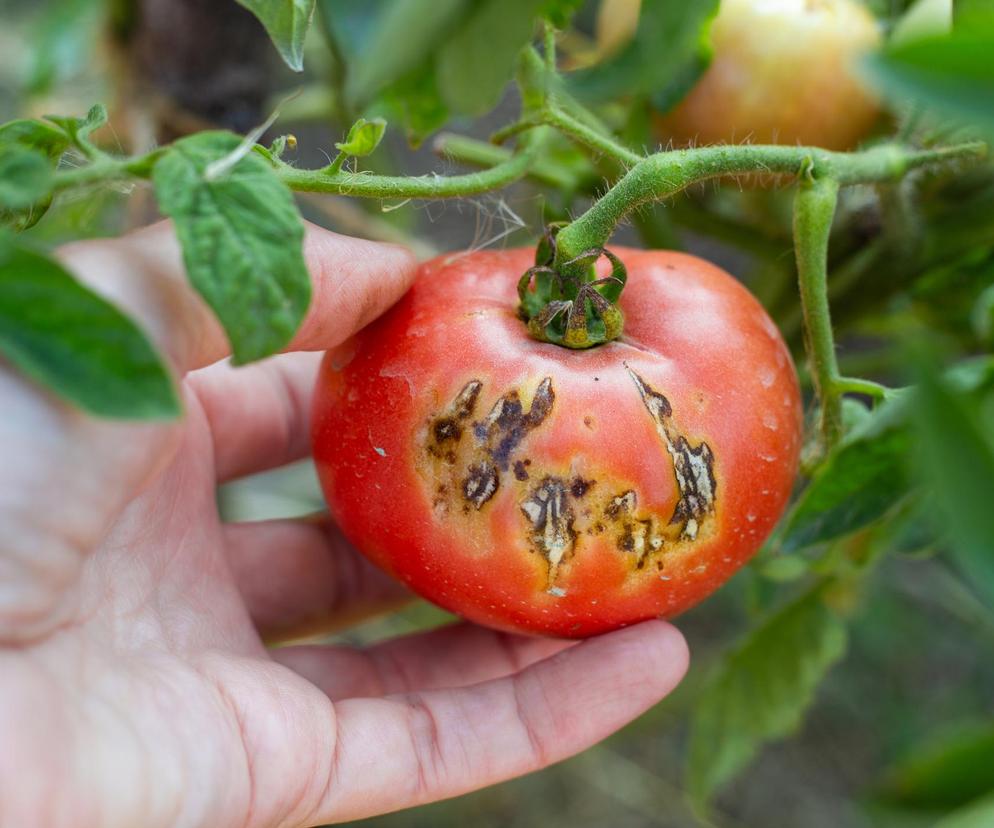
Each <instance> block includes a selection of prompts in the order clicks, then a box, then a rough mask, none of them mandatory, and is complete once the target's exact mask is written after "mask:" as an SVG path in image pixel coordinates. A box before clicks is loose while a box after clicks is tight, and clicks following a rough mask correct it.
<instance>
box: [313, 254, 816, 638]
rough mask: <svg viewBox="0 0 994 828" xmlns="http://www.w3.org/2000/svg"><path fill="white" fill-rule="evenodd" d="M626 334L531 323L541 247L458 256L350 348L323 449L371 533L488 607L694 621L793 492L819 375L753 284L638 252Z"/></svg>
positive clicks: (337, 375)
mask: <svg viewBox="0 0 994 828" xmlns="http://www.w3.org/2000/svg"><path fill="white" fill-rule="evenodd" d="M617 252H618V254H619V255H620V257H621V259H622V260H623V261H624V262H625V264H626V265H627V267H628V274H629V276H628V285H627V287H626V288H625V292H624V294H623V296H622V298H621V302H620V306H621V308H622V310H623V312H624V314H625V331H624V334H623V336H622V339H620V340H618V341H615V342H610V343H608V344H606V345H602V346H600V347H596V348H592V349H590V350H586V351H570V350H567V349H565V348H562V347H559V346H557V345H551V344H547V343H540V342H537V341H534V340H532V339H530V338H529V337H528V335H527V331H526V327H525V324H524V323H523V322H522V321H521V319H520V318H519V317H518V315H517V304H518V297H517V294H516V289H515V286H516V283H517V281H518V278H519V276H520V275H521V274H522V273H523V272H524V271H525V270H526V269H527V268H528V266H529V265H530V264H531V263H532V262H531V257H532V251H529V250H513V251H509V252H478V253H468V254H462V255H449V256H443V257H440V258H438V259H435V260H434V261H431V262H428V263H427V264H425V265H423V267H422V271H421V274H420V277H419V279H418V281H417V283H416V284H415V286H414V287H413V288H412V289H411V291H410V292H409V293H408V294H407V295H406V296H405V297H404V298H403V299H402V300H401V301H400V302H399V303H398V304H397V305H396V306H395V307H394V308H393V309H392V310H391V311H390V312H388V313H387V314H386V315H385V316H383V317H382V318H381V319H379V320H377V321H376V322H375V323H373V324H372V325H370V326H369V327H367V328H366V329H364V330H363V331H362V332H360V333H359V334H358V335H357V336H356V337H355V338H354V339H353V340H352V341H350V342H349V343H347V344H346V345H345V346H343V347H341V348H339V349H338V350H336V351H333V352H329V354H328V355H327V357H326V358H325V360H324V363H323V365H322V368H321V372H320V377H319V380H318V385H317V392H316V397H315V401H314V419H313V442H314V458H315V460H316V462H317V468H318V472H319V474H320V478H321V482H322V485H323V488H324V492H325V495H326V497H327V500H328V504H329V506H330V507H331V511H332V514H333V515H334V517H335V519H336V520H337V521H338V523H339V525H340V526H341V527H342V529H343V530H344V532H345V534H346V535H347V536H348V537H349V539H350V540H351V541H352V542H353V543H354V544H355V545H356V546H357V547H358V548H359V549H361V550H362V551H364V552H365V553H366V554H367V555H368V556H369V557H370V558H371V559H372V560H373V561H375V562H376V563H377V564H379V565H380V566H381V567H382V568H383V569H385V570H386V571H387V572H390V573H392V574H393V575H394V576H396V577H397V578H399V579H400V580H401V581H403V582H404V583H406V584H407V585H408V586H409V587H410V588H411V589H413V590H414V591H415V592H417V593H419V594H421V595H423V596H424V597H426V598H428V599H429V600H431V601H433V602H435V603H436V604H439V605H440V606H442V607H445V608H446V609H448V610H451V611H453V612H456V613H458V614H460V615H463V616H465V617H466V618H469V619H471V620H473V621H476V622H478V623H481V624H486V625H489V626H493V627H497V628H501V629H507V630H517V631H531V632H540V633H548V634H555V635H561V636H586V635H592V634H594V633H599V632H603V631H605V630H609V629H612V628H615V627H619V626H623V625H625V624H631V623H634V622H636V621H640V620H643V619H647V618H653V617H657V616H673V615H676V614H677V613H679V612H682V611H683V610H685V609H687V608H688V607H690V606H692V605H693V604H695V603H697V602H698V601H700V600H701V599H702V598H704V597H705V596H707V595H708V594H710V593H711V592H712V591H713V590H715V589H716V588H717V587H718V586H720V585H721V584H722V583H724V581H726V580H727V579H728V578H729V577H730V576H731V575H732V573H733V572H735V571H736V570H737V569H738V568H739V567H740V566H742V564H743V563H745V562H746V561H747V560H748V559H749V557H750V556H751V555H752V554H753V553H754V552H755V551H756V549H757V548H758V547H759V546H760V544H761V543H762V542H763V540H764V538H766V536H767V535H768V534H769V532H770V530H771V529H772V528H773V525H774V523H775V522H776V520H777V518H778V517H779V515H780V513H781V511H782V510H783V508H784V505H785V504H786V502H787V499H788V497H789V495H790V491H791V485H792V482H793V480H794V474H795V469H796V465H797V460H798V451H799V446H800V442H801V408H800V399H799V394H798V385H797V377H796V374H795V371H794V367H793V364H792V362H791V358H790V355H789V353H788V351H787V348H786V347H785V345H784V342H783V340H782V339H781V337H780V334H779V332H778V331H777V329H776V327H775V326H774V324H773V322H771V321H770V319H769V317H768V316H767V315H766V313H765V312H764V311H763V309H762V308H761V307H760V305H759V303H758V302H757V301H756V300H755V299H754V298H753V297H752V296H751V295H750V294H749V292H748V291H747V290H746V289H745V288H744V287H742V285H740V284H739V283H738V282H737V281H735V279H733V278H732V277H731V276H729V275H728V274H727V273H725V272H724V271H722V270H720V269H719V268H717V267H715V266H714V265H712V264H709V263H708V262H705V261H703V260H701V259H698V258H695V257H694V256H689V255H685V254H682V253H672V252H661V251H638V250H620V251H617Z"/></svg>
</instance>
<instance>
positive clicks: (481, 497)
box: [462, 461, 500, 509]
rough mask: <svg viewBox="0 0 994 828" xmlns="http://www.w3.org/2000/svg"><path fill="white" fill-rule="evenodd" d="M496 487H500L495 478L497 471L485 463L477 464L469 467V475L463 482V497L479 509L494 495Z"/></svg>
mask: <svg viewBox="0 0 994 828" xmlns="http://www.w3.org/2000/svg"><path fill="white" fill-rule="evenodd" d="M498 485H500V481H499V479H498V477H497V469H495V468H494V467H493V466H492V465H491V464H490V463H487V462H485V461H484V462H483V463H478V464H476V465H473V466H470V467H469V474H468V475H467V477H466V479H465V480H463V484H462V493H463V497H464V498H466V500H468V501H469V502H470V503H472V504H473V505H474V506H475V507H476V508H477V509H480V508H482V507H483V504H484V503H486V502H487V501H488V500H490V498H492V497H493V496H494V494H496V492H497V487H498Z"/></svg>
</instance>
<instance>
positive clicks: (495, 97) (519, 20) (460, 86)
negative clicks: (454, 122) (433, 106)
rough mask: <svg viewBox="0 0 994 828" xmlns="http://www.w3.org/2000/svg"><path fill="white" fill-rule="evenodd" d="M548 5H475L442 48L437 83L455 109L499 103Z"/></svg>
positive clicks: (505, 1) (508, 0)
mask: <svg viewBox="0 0 994 828" xmlns="http://www.w3.org/2000/svg"><path fill="white" fill-rule="evenodd" d="M544 5H545V0H482V2H479V3H477V4H476V5H475V6H474V8H473V11H472V13H471V14H470V16H469V17H468V18H467V19H466V20H465V22H464V23H463V24H462V25H461V26H460V27H459V30H458V31H457V32H455V33H454V34H453V35H452V36H451V37H450V38H448V40H446V41H445V42H444V43H443V44H442V46H441V49H440V50H439V53H438V61H437V64H436V69H437V74H436V80H437V83H438V89H439V92H440V93H441V95H442V100H443V101H445V104H446V105H447V106H448V107H449V108H450V109H451V110H452V111H453V112H457V113H459V114H463V115H480V114H482V113H484V112H487V111H488V110H490V109H492V108H493V107H494V106H496V105H497V102H498V101H499V100H500V96H501V93H502V92H503V91H504V88H505V87H506V86H507V83H508V81H509V80H510V79H511V76H512V75H513V73H514V67H515V63H516V61H517V58H518V52H519V51H521V48H522V47H523V46H525V45H526V44H527V43H528V42H529V41H530V40H531V38H532V35H533V34H534V31H535V23H536V19H537V17H538V15H539V13H540V12H541V11H542V10H543V7H544Z"/></svg>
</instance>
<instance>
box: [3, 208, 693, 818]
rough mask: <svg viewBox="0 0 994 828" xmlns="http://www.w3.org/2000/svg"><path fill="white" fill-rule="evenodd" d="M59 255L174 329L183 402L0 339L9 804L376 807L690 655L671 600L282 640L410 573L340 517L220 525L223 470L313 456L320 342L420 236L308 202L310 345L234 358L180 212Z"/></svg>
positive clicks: (641, 696)
mask: <svg viewBox="0 0 994 828" xmlns="http://www.w3.org/2000/svg"><path fill="white" fill-rule="evenodd" d="M61 255H62V258H63V260H64V261H65V263H66V265H67V266H68V267H69V268H70V269H71V270H73V271H74V272H76V273H77V274H78V275H79V277H80V278H81V279H82V280H84V281H86V282H87V283H89V284H90V285H91V286H92V287H93V288H94V289H96V290H97V291H98V292H100V293H102V294H104V295H105V296H107V297H108V298H110V299H111V300H112V301H114V302H116V303H117V304H118V305H119V306H121V307H122V308H123V309H125V310H126V311H127V312H129V313H130V314H131V315H132V316H133V317H135V318H137V319H138V320H140V322H141V323H142V324H143V325H144V327H145V329H146V331H147V332H148V334H149V335H150V336H151V337H152V339H153V340H154V341H155V342H156V343H157V344H158V346H159V347H160V348H161V349H162V351H163V352H164V353H165V354H167V356H168V357H169V360H170V362H171V364H172V365H173V367H174V368H175V370H176V371H177V373H178V374H179V375H181V376H183V380H182V395H183V400H184V406H185V416H184V417H183V419H182V420H181V421H180V422H178V423H168V424H161V423H160V424H154V423H152V424H150V423H143V424H136V423H115V422H109V421H104V420H96V419H93V418H91V417H88V416H86V415H84V414H82V413H80V412H78V411H76V410H74V409H70V408H68V407H67V406H65V405H63V404H62V403H60V402H58V401H57V400H55V399H54V398H52V397H50V396H49V395H47V394H46V392H44V391H43V390H41V389H40V388H38V387H36V386H34V385H33V384H31V383H30V382H29V381H28V380H26V379H24V378H22V377H21V376H20V375H18V374H16V373H15V372H13V371H11V370H8V369H7V368H6V367H5V366H4V365H2V364H0V401H2V407H0V411H2V412H3V416H2V417H0V457H2V458H3V462H2V463H0V825H3V826H7V825H10V826H22V825H33V826H63V825H72V826H74V828H88V826H99V828H115V827H116V826H127V827H128V828H131V826H134V825H142V826H144V828H155V826H211V828H226V826H276V825H280V826H298V825H315V824H319V823H323V822H331V821H340V820H346V819H355V818H359V817H363V816H369V815H372V814H377V813H382V812H385V811H390V810H394V809H397V808H404V807H408V806H412V805H417V804H419V803H424V802H429V801H432V800H436V799H440V798H443V797H448V796H454V795H456V794H459V793H463V792H466V791H470V790H474V789H476V788H480V787H483V786H485V785H489V784H493V783H496V782H499V781H501V780H504V779H507V778H509V777H512V776H515V775H518V774H522V773H527V772H529V771H532V770H536V769H538V768H541V767H544V766H546V765H548V764H550V763H552V762H555V761H558V760H560V759H562V758H565V757H566V756H569V755H571V754H573V753H575V752H577V751H579V750H582V749H583V748H585V747H587V746H588V745H590V744H592V743H594V742H596V741H598V740H599V739H602V738H603V737H605V736H607V735H608V734H610V733H611V732H612V731H614V730H616V729H617V728H618V727H620V726H621V725H623V724H625V723H626V722H628V721H629V720H631V719H632V718H634V717H635V716H637V715H638V714H640V713H641V712H642V711H644V710H645V709H646V708H648V707H649V706H651V705H652V704H654V703H655V702H657V701H658V700H659V699H660V698H662V697H663V696H664V695H666V693H668V692H669V691H670V689H672V687H673V686H674V685H675V684H676V683H677V681H679V679H680V678H681V676H682V675H683V673H684V671H685V669H686V663H687V652H686V647H685V644H684V642H683V639H682V638H681V636H680V635H679V633H678V632H676V631H675V630H674V629H673V628H672V627H670V626H669V625H667V624H665V623H663V622H661V621H652V622H646V623H644V624H640V625H638V626H635V627H631V628H629V629H625V630H620V631H618V632H615V633H611V634H608V635H604V636H601V637H600V638H596V639H591V640H588V641H585V642H583V643H579V644H576V643H573V642H565V641H553V640H544V639H536V638H524V637H519V636H513V635H507V634H503V633H498V632H493V631H489V630H484V629H481V628H479V627H474V626H472V625H469V624H455V625H452V626H449V627H445V628H442V629H439V630H434V631H430V632H425V633H420V634H416V635H412V636H408V637H406V638H402V639H397V640H394V641H390V642H387V643H384V644H379V645H376V646H373V647H370V648H368V649H366V650H356V649H350V648H346V647H339V646H288V647H283V648H277V649H267V647H266V646H264V644H263V640H264V639H267V640H268V639H272V638H280V637H287V636H289V635H291V634H292V633H293V632H294V631H296V630H300V629H301V628H304V627H309V628H313V627H314V626H315V625H317V624H321V623H324V622H330V621H333V620H334V619H335V618H336V617H338V618H341V617H343V616H348V617H355V616H358V615H361V614H363V613H366V612H369V611H371V610H375V609H377V608H382V607H383V606H384V605H386V604H388V603H389V602H391V601H395V600H397V598H398V595H399V587H397V586H396V585H394V584H393V583H392V582H391V581H389V580H388V579H387V578H386V577H385V576H383V575H381V574H380V573H379V572H378V571H376V570H374V569H373V568H372V567H371V566H370V565H369V564H367V563H366V562H365V560H364V559H363V558H361V557H360V556H359V555H357V553H356V552H355V551H354V550H352V549H351V548H350V547H349V546H348V544H347V543H346V542H345V541H344V540H343V539H342V537H341V536H340V535H339V534H338V533H337V532H336V530H335V528H334V527H333V526H332V525H330V524H329V523H327V522H318V521H314V520H280V521H267V522H261V523H252V524H227V525H226V524H223V523H222V522H221V520H220V518H219V516H218V512H217V508H216V502H215V488H216V485H217V484H218V483H219V482H222V481H225V480H230V479H233V478H236V477H239V476H242V475H245V474H249V473H252V472H257V471H261V470H263V469H267V468H273V467H276V466H279V465H282V464H284V463H287V462H290V461H292V460H296V459H298V458H300V457H303V456H305V455H306V453H307V451H308V436H309V429H308V423H307V421H308V416H309V407H310V406H309V398H310V392H311V386H312V384H313V380H314V376H315V372H316V370H317V365H318V360H319V359H320V352H321V351H322V350H324V349H327V348H330V347H333V346H335V345H337V344H338V343H340V342H341V341H343V340H344V339H345V338H347V337H348V336H349V335H351V334H352V333H353V332H354V331H356V330H358V329H359V328H360V327H362V326H363V325H364V324H366V323H367V322H369V321H370V320H371V319H373V318H374V317H375V316H376V315H378V314H379V313H381V312H382V311H383V310H385V309H386V308H387V307H388V306H389V305H390V304H391V303H392V302H393V301H394V300H396V299H397V298H398V297H399V296H400V295H401V294H402V293H403V291H404V290H405V289H406V288H407V286H408V285H409V283H410V281H411V279H412V278H413V276H414V261H413V260H412V258H411V257H410V255H409V254H407V253H406V252H404V251H403V250H401V249H399V248H396V247H390V246H385V245H379V244H373V243H369V242H364V241H358V240H355V239H348V238H345V237H341V236H337V235H335V234H332V233H329V232H327V231H324V230H320V229H318V228H313V227H312V228H310V229H309V230H308V235H307V241H306V258H307V261H308V264H309V268H310V271H311V273H312V278H313V283H314V297H313V301H312V308H311V311H310V313H309V314H308V317H307V319H306V320H305V322H304V324H303V326H302V328H301V330H300V332H299V334H298V335H297V337H296V338H295V339H294V341H293V343H292V344H291V346H290V348H289V351H291V353H286V354H284V355H281V356H279V357H276V358H273V359H269V360H267V361H265V362H262V363H258V364H254V365H251V366H248V367H244V368H238V369H233V368H231V367H230V365H229V363H228V362H227V361H226V360H224V357H225V356H226V355H227V353H228V346H227V342H226V339H225V337H224V335H223V332H222V330H221V328H220V326H219V325H218V324H217V322H216V321H215V320H214V317H213V316H212V315H211V314H210V312H209V311H208V309H207V307H206V305H205V304H204V303H203V302H202V301H201V300H200V299H199V297H198V296H197V295H196V294H195V293H194V292H193V290H192V289H191V288H190V287H189V286H188V285H187V283H186V280H185V277H184V275H183V270H182V264H181V258H180V253H179V248H178V246H177V243H176V240H175V237H174V235H173V232H172V229H171V226H170V225H168V224H166V223H163V224H158V225H155V226H154V227H151V228H148V229H146V230H143V231H140V232H138V233H134V234H132V235H129V236H126V237H123V238H120V239H115V240H109V241H97V242H84V243H80V244H75V245H71V246H69V247H67V248H64V249H63V251H62V253H61Z"/></svg>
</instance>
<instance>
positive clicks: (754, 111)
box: [659, 0, 881, 149]
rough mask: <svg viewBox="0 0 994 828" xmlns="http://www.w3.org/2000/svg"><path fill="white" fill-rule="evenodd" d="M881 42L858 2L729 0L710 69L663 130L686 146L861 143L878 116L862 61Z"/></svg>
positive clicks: (714, 35)
mask: <svg viewBox="0 0 994 828" xmlns="http://www.w3.org/2000/svg"><path fill="white" fill-rule="evenodd" d="M880 40H881V37H880V31H879V25H878V23H877V22H876V20H875V19H874V18H873V16H872V15H871V14H870V13H869V12H868V11H867V9H866V8H865V7H864V6H863V5H862V4H861V3H859V2H857V0H819V2H816V3H812V2H808V0H774V1H773V2H770V0H724V2H722V4H721V9H720V11H719V12H718V15H717V16H716V17H715V19H714V22H713V23H712V26H711V43H712V49H713V52H714V56H713V58H712V61H711V65H710V66H709V67H708V68H707V70H706V71H705V73H704V75H703V76H702V77H701V78H700V79H699V80H698V81H697V83H696V84H695V85H694V87H693V88H692V89H691V90H690V93H689V94H688V95H687V96H686V97H685V98H684V99H683V100H682V101H680V102H679V103H678V104H677V106H676V107H675V108H674V110H673V111H672V112H670V113H669V114H667V115H666V116H665V117H664V118H663V119H662V120H661V121H660V123H659V126H660V130H661V133H662V135H663V137H664V139H672V140H674V141H675V142H676V143H677V144H680V145H682V144H687V143H694V144H718V143H741V142H744V141H745V142H751V143H756V144H765V143H778V144H810V145H813V146H817V147H825V148H827V149H847V148H849V147H852V146H854V145H855V144H857V143H858V142H859V140H860V139H861V138H863V137H864V136H865V135H866V134H867V132H868V131H869V129H870V128H871V127H872V126H873V123H874V121H875V120H876V119H877V117H878V115H879V111H880V110H879V104H878V102H877V98H876V96H875V94H874V93H873V92H871V91H870V88H869V87H868V85H867V83H866V82H865V81H864V80H863V79H862V77H861V76H860V73H859V72H858V66H857V62H858V60H859V59H860V58H862V57H864V56H865V55H866V54H868V53H870V52H872V51H873V50H874V49H876V48H877V47H878V46H879V44H880Z"/></svg>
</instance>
